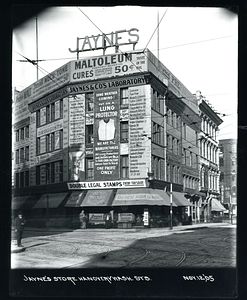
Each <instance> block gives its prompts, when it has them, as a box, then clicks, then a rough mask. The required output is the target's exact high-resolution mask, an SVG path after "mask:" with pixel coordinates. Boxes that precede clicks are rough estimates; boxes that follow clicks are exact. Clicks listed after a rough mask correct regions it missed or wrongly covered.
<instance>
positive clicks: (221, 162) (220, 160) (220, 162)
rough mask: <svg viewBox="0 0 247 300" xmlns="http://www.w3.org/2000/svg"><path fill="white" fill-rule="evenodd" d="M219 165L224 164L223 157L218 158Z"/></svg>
mask: <svg viewBox="0 0 247 300" xmlns="http://www.w3.org/2000/svg"><path fill="white" fill-rule="evenodd" d="M219 165H220V167H223V166H224V159H223V157H220V158H219Z"/></svg>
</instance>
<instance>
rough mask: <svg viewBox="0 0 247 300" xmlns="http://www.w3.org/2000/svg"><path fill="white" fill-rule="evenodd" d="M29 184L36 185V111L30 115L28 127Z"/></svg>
mask: <svg viewBox="0 0 247 300" xmlns="http://www.w3.org/2000/svg"><path fill="white" fill-rule="evenodd" d="M29 145H30V146H29V157H30V171H29V174H30V186H34V185H36V176H37V174H36V113H33V114H31V116H30V127H29Z"/></svg>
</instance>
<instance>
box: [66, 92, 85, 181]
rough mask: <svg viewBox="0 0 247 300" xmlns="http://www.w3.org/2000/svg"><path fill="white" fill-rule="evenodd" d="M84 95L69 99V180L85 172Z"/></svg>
mask: <svg viewBox="0 0 247 300" xmlns="http://www.w3.org/2000/svg"><path fill="white" fill-rule="evenodd" d="M84 165H85V95H84V94H78V95H76V96H75V97H74V98H73V97H72V98H70V99H69V174H70V175H69V180H78V179H79V177H80V173H81V172H85V168H84Z"/></svg>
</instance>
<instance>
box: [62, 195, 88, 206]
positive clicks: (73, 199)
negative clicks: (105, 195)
mask: <svg viewBox="0 0 247 300" xmlns="http://www.w3.org/2000/svg"><path fill="white" fill-rule="evenodd" d="M84 193H85V192H84V191H83V192H81V191H75V192H72V193H71V195H70V197H69V199H68V201H67V202H66V204H65V207H80V205H81V203H82V200H83V196H84Z"/></svg>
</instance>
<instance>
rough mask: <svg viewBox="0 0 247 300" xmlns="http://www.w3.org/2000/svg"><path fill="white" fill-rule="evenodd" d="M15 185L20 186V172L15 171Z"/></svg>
mask: <svg viewBox="0 0 247 300" xmlns="http://www.w3.org/2000/svg"><path fill="white" fill-rule="evenodd" d="M15 186H16V187H17V188H19V187H20V173H16V174H15Z"/></svg>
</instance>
